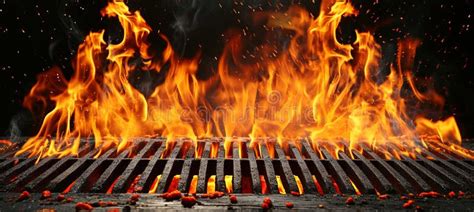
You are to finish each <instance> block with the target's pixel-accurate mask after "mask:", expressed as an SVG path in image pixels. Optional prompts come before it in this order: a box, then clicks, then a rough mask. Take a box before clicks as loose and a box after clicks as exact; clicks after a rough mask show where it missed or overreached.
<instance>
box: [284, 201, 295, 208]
mask: <svg viewBox="0 0 474 212" xmlns="http://www.w3.org/2000/svg"><path fill="white" fill-rule="evenodd" d="M285 206H286V207H287V208H293V207H294V205H293V203H292V202H286V203H285Z"/></svg>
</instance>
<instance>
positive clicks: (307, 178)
mask: <svg viewBox="0 0 474 212" xmlns="http://www.w3.org/2000/svg"><path fill="white" fill-rule="evenodd" d="M289 145H290V147H289V148H290V149H291V151H292V152H293V155H294V156H295V158H296V161H297V162H298V166H299V169H300V171H301V173H302V175H303V179H304V182H305V183H304V189H305V190H304V193H305V194H315V193H316V192H317V188H316V185H315V184H314V182H313V179H312V177H311V173H310V172H309V168H308V166H307V165H306V163H305V162H304V160H303V157H301V154H300V152H299V151H298V149H296V147H295V146H294V145H293V144H291V143H290V144H289Z"/></svg>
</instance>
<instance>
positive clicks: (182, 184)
mask: <svg viewBox="0 0 474 212" xmlns="http://www.w3.org/2000/svg"><path fill="white" fill-rule="evenodd" d="M195 151H196V150H195V148H194V145H192V144H191V146H190V147H189V149H188V152H187V153H186V160H185V161H184V163H183V169H182V170H181V179H180V180H179V184H178V190H180V191H183V192H184V191H186V187H187V186H189V183H188V182H190V181H191V180H190V179H191V178H192V176H191V166H192V163H193V161H194V154H195Z"/></svg>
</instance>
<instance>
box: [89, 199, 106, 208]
mask: <svg viewBox="0 0 474 212" xmlns="http://www.w3.org/2000/svg"><path fill="white" fill-rule="evenodd" d="M91 205H92V207H106V206H107V203H106V202H104V201H102V200H99V201H98V202H94V203H92V204H91Z"/></svg>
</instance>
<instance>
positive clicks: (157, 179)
mask: <svg viewBox="0 0 474 212" xmlns="http://www.w3.org/2000/svg"><path fill="white" fill-rule="evenodd" d="M160 180H161V174H160V175H158V176H156V178H155V180H154V181H153V183H152V184H151V187H150V190H149V191H148V193H149V194H154V193H156V189H157V188H158V184H159V183H160Z"/></svg>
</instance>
